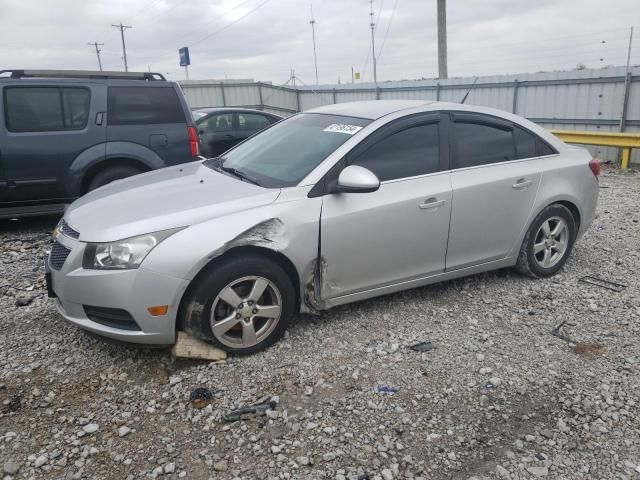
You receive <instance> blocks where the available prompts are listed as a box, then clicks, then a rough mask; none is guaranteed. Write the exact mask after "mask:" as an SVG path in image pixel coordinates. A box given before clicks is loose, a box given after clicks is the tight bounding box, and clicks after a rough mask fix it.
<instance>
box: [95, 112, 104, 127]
mask: <svg viewBox="0 0 640 480" xmlns="http://www.w3.org/2000/svg"><path fill="white" fill-rule="evenodd" d="M103 118H104V113H103V112H98V113H96V125H102V119H103Z"/></svg>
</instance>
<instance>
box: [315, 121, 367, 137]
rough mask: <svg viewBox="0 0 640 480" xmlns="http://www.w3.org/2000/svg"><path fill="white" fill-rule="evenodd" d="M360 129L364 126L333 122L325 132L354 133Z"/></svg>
mask: <svg viewBox="0 0 640 480" xmlns="http://www.w3.org/2000/svg"><path fill="white" fill-rule="evenodd" d="M358 130H362V127H359V126H358V125H347V124H346V123H332V124H331V125H329V126H328V127H327V128H325V129H324V130H323V132H332V133H346V134H347V135H353V134H354V133H356V132H357V131H358Z"/></svg>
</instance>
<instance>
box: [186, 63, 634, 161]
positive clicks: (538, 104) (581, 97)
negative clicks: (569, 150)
mask: <svg viewBox="0 0 640 480" xmlns="http://www.w3.org/2000/svg"><path fill="white" fill-rule="evenodd" d="M474 81H476V79H475V78H453V79H447V80H413V81H400V82H384V83H379V84H378V87H376V86H375V85H373V84H342V85H329V86H327V85H322V86H319V87H309V86H304V87H299V88H296V89H294V88H289V87H277V86H274V85H270V84H265V83H230V82H229V83H227V82H215V81H187V82H181V85H182V88H183V90H184V92H185V95H186V97H187V100H188V102H189V104H190V105H191V106H192V107H201V106H223V105H226V106H249V107H253V108H259V109H263V110H267V111H272V112H274V113H280V114H285V115H286V114H291V113H294V112H297V111H301V110H308V109H310V108H313V107H317V106H321V105H327V104H331V103H340V102H351V101H357V100H372V99H415V100H437V101H443V102H456V103H457V102H460V100H461V99H462V97H463V96H464V94H465V93H466V92H467V91H468V90H469V89H470V88H471V87H472V88H471V93H470V94H469V97H468V98H467V101H466V103H468V104H474V105H483V106H488V107H493V108H498V109H501V110H506V111H509V112H513V113H516V114H518V115H521V116H523V117H526V118H528V119H530V120H532V121H534V122H536V123H539V124H540V125H542V126H543V127H545V128H548V129H562V130H588V131H602V132H618V131H626V132H640V67H634V68H632V69H631V71H630V72H629V73H628V74H627V72H626V69H625V68H624V67H611V68H602V69H584V70H575V71H570V72H544V73H533V74H521V75H499V76H487V77H479V78H478V79H477V81H476V83H475V84H474ZM590 150H591V151H592V153H593V154H594V156H596V157H597V158H601V159H605V160H616V159H617V158H618V151H617V149H615V148H610V147H600V146H593V147H590ZM631 161H632V163H640V152H638V151H634V153H633V155H632V158H631Z"/></svg>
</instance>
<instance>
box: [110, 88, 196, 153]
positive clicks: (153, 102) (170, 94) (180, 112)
mask: <svg viewBox="0 0 640 480" xmlns="http://www.w3.org/2000/svg"><path fill="white" fill-rule="evenodd" d="M130 83H131V82H128V83H115V82H114V85H113V86H109V93H108V107H107V142H108V143H107V158H112V157H115V156H117V155H121V152H122V151H127V152H129V154H130V155H131V156H133V157H135V156H137V155H139V156H144V155H145V154H146V152H148V150H147V149H150V150H152V151H153V152H154V153H155V154H156V155H158V156H159V157H160V158H161V159H162V160H163V161H164V163H165V164H166V165H175V164H178V163H184V162H188V161H192V160H193V157H192V156H191V152H190V148H189V135H188V131H187V118H186V115H185V112H184V108H183V106H182V104H181V102H180V99H179V97H178V93H177V92H176V90H175V88H174V87H173V85H171V84H167V83H166V82H155V83H154V82H146V83H142V84H139V85H131V84H130ZM138 147H142V148H138Z"/></svg>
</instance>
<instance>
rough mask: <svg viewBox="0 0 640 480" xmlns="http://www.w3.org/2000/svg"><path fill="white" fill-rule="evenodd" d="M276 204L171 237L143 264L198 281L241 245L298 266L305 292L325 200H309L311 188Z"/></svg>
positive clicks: (298, 190)
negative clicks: (263, 250)
mask: <svg viewBox="0 0 640 480" xmlns="http://www.w3.org/2000/svg"><path fill="white" fill-rule="evenodd" d="M286 190H288V191H284V190H283V193H282V194H281V196H280V197H279V198H278V200H276V202H274V203H272V204H269V205H265V206H261V207H257V208H254V209H250V210H242V211H240V212H237V213H234V214H231V215H226V216H223V217H218V218H215V219H212V220H208V221H205V222H202V223H199V224H196V225H192V226H190V227H187V228H185V229H184V230H181V231H180V232H178V233H176V234H174V235H172V236H171V237H169V238H168V239H166V240H165V241H164V242H162V243H161V244H160V245H158V246H157V247H156V248H154V249H153V250H152V251H151V253H150V254H149V255H148V256H147V258H146V259H145V260H144V262H143V265H144V268H145V269H150V270H154V271H157V272H159V273H162V274H165V275H171V276H173V277H177V278H182V279H185V280H188V281H191V280H193V279H194V278H195V277H196V275H197V274H198V273H199V272H200V271H201V270H202V269H203V268H204V267H205V266H206V265H207V264H209V263H210V262H211V261H212V260H213V259H214V258H216V257H219V256H220V255H223V254H224V253H225V252H227V251H229V250H231V249H233V248H236V247H240V246H246V245H252V246H258V247H262V248H267V249H269V250H272V251H274V252H278V253H281V254H283V255H284V256H285V257H287V258H288V259H289V260H290V261H291V263H292V264H293V265H294V267H295V268H296V271H297V273H298V281H299V285H300V288H301V291H303V290H304V285H303V284H304V279H305V278H307V277H308V276H309V273H310V271H311V270H312V269H313V268H314V265H315V263H316V259H317V255H318V228H319V220H320V206H321V205H322V197H317V198H307V196H306V194H307V192H308V190H309V188H308V187H294V188H292V189H286Z"/></svg>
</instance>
